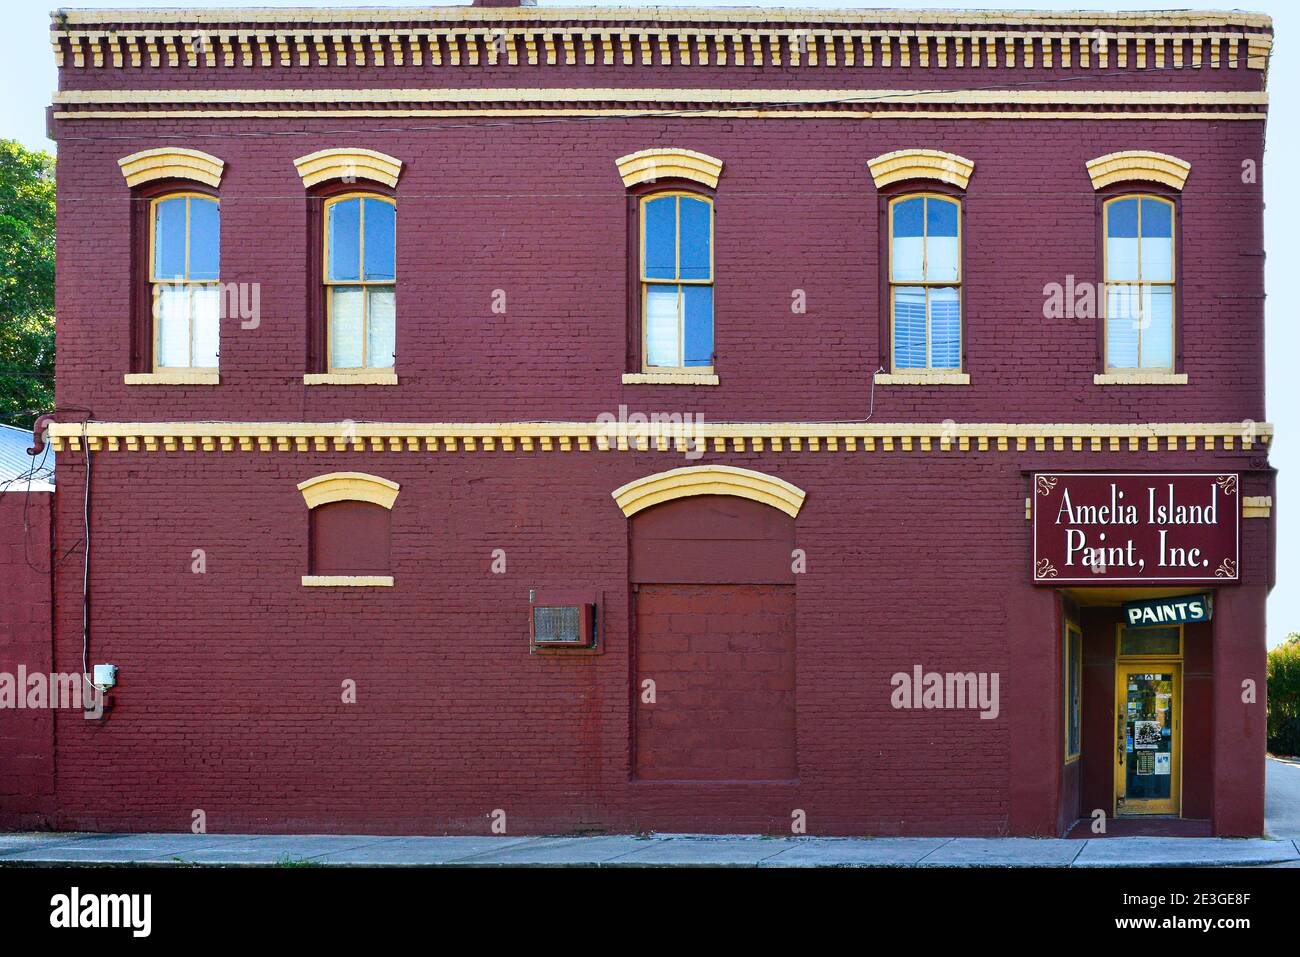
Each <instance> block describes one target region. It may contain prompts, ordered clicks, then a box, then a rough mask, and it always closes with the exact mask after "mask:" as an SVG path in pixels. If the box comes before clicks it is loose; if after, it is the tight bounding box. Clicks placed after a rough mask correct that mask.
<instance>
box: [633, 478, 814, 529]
mask: <svg viewBox="0 0 1300 957" xmlns="http://www.w3.org/2000/svg"><path fill="white" fill-rule="evenodd" d="M612 494H613V496H614V501H615V502H617V503H618V507H619V508H621V509H622V510H623V514H624V515H626V516H628V517H631V516H633V515H635V514H636V513H637V512H639V511H641V510H642V509H644V508H649V507H650V506H651V505H658V504H660V503H661V502H670V501H672V500H673V499H678V498H687V497H689V496H692V495H735V496H738V497H739V498H747V499H750V500H752V501H755V502H762V503H763V504H764V505H771V506H772V507H773V508H779V509H780V510H781V511H783V512H785V513H786V514H787V515H789V516H790V517H791V518H795V517H797V516H798V515H799V509H800V508H801V507H802V506H803V500H804V495H805V493H804V490H803V489H801V488H798V487H797V486H794V485H791V484H790V483H789V482H785V481H782V480H781V479H779V478H777V477H776V476H774V475H765V474H764V473H762V472H755V471H753V470H751V469H738V468H734V467H732V466H729V465H694V466H689V467H687V468H680V469H670V470H669V471H667V472H659V473H657V474H655V475H650V476H647V477H646V478H641V479H637V480H636V481H634V482H628V483H627V484H626V485H623V486H620V487H619V488H616V489H615V490H614V491H613V493H612Z"/></svg>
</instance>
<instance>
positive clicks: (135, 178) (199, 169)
mask: <svg viewBox="0 0 1300 957" xmlns="http://www.w3.org/2000/svg"><path fill="white" fill-rule="evenodd" d="M117 165H118V166H119V167H121V169H122V175H123V176H124V177H126V185H127V186H139V185H140V184H141V183H149V182H152V181H153V180H156V179H173V178H174V179H192V180H194V181H195V182H198V183H203V184H205V185H207V186H211V187H213V188H214V189H215V188H216V187H218V186H220V185H221V175H222V172H223V171H224V170H225V168H226V164H225V161H224V160H220V159H218V158H217V157H215V156H213V155H212V154H211V153H204V152H203V151H202V150H192V149H187V148H185V147H182V146H160V147H158V148H157V149H151V150H141V151H140V152H138V153H132V154H131V155H130V156H123V157H122V158H121V159H120V160H118V161H117Z"/></svg>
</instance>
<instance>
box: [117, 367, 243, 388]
mask: <svg viewBox="0 0 1300 957" xmlns="http://www.w3.org/2000/svg"><path fill="white" fill-rule="evenodd" d="M122 381H123V382H125V383H126V384H127V385H220V384H221V373H219V372H217V371H216V370H213V371H211V372H208V371H203V372H198V371H194V370H191V369H173V370H170V371H167V372H128V373H127V374H126V375H124V376H122Z"/></svg>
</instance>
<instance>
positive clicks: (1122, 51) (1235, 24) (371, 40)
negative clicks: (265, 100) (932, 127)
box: [50, 7, 1272, 70]
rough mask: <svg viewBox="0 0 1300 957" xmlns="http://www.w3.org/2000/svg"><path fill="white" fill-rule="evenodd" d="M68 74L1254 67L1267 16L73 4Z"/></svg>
mask: <svg viewBox="0 0 1300 957" xmlns="http://www.w3.org/2000/svg"><path fill="white" fill-rule="evenodd" d="M50 39H51V44H52V48H53V52H54V57H55V62H56V63H57V65H58V66H59V67H61V68H65V69H68V68H71V69H75V70H82V69H105V68H107V69H121V68H124V67H136V68H158V67H163V66H167V67H171V68H173V69H175V68H182V69H186V68H188V69H200V70H208V69H212V68H216V69H225V68H232V67H239V68H250V67H251V68H268V67H294V68H304V67H320V68H325V67H366V66H369V65H373V66H378V67H384V66H390V65H391V66H396V67H403V68H406V69H421V68H425V67H429V66H434V67H443V66H452V67H459V66H464V67H469V68H481V67H484V66H496V65H497V64H498V62H499V61H504V62H505V63H507V64H509V65H511V66H514V65H528V66H539V67H556V66H575V65H580V64H581V65H587V66H590V65H595V64H597V63H599V64H601V65H604V66H611V65H616V64H617V65H622V66H628V67H648V66H653V67H673V68H675V69H676V68H681V69H690V68H692V67H696V66H704V67H708V66H724V67H725V66H728V65H735V66H742V67H743V66H766V65H771V66H774V67H783V66H790V67H796V68H799V67H818V66H827V67H836V68H844V69H848V68H861V67H872V68H878V69H879V68H886V69H887V68H891V67H898V68H907V67H912V66H921V67H938V68H940V69H943V68H949V69H965V70H973V69H981V70H984V69H988V68H1001V69H1009V68H1031V69H1032V68H1036V67H1041V68H1043V69H1048V70H1050V69H1053V68H1055V67H1057V66H1060V67H1065V68H1076V69H1078V68H1082V69H1096V70H1113V69H1116V68H1119V69H1138V70H1143V69H1152V68H1153V69H1168V68H1175V69H1176V68H1181V67H1188V68H1199V67H1201V66H1206V67H1209V68H1211V69H1219V68H1226V69H1230V70H1232V69H1238V68H1241V67H1247V68H1250V69H1259V70H1262V69H1264V68H1265V67H1266V66H1267V63H1268V58H1269V54H1270V51H1271V48H1272V21H1271V20H1270V18H1268V17H1267V16H1261V15H1256V14H1246V13H1236V12H1231V13H1230V12H1222V13H1213V12H1199V11H1196V12H1185V11H1184V12H1180V11H1168V12H1159V13H1127V14H1126V13H1119V14H1115V13H1054V14H1053V13H1027V12H1019V11H1017V12H1012V11H1008V12H974V11H966V12H960V11H951V12H947V11H943V12H940V11H915V12H911V11H899V10H839V11H833V10H779V9H758V8H753V9H741V8H731V9H715V10H708V9H681V8H672V7H641V8H637V7H621V8H552V9H548V8H537V7H532V8H527V7H515V8H505V9H492V8H473V7H441V8H434V9H425V10H420V9H418V8H402V9H397V10H392V9H389V10H385V9H373V8H370V9H365V8H363V9H355V10H338V9H284V10H256V9H249V10H239V9H227V10H118V11H110V10H97V11H89V10H83V11H77V10H69V11H63V12H62V13H61V14H57V15H56V17H55V19H54V21H53V23H52V29H51V31H50Z"/></svg>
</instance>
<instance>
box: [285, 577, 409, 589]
mask: <svg viewBox="0 0 1300 957" xmlns="http://www.w3.org/2000/svg"><path fill="white" fill-rule="evenodd" d="M302 583H303V585H305V586H307V587H308V588H392V587H393V576H392V575H303V576H302Z"/></svg>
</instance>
